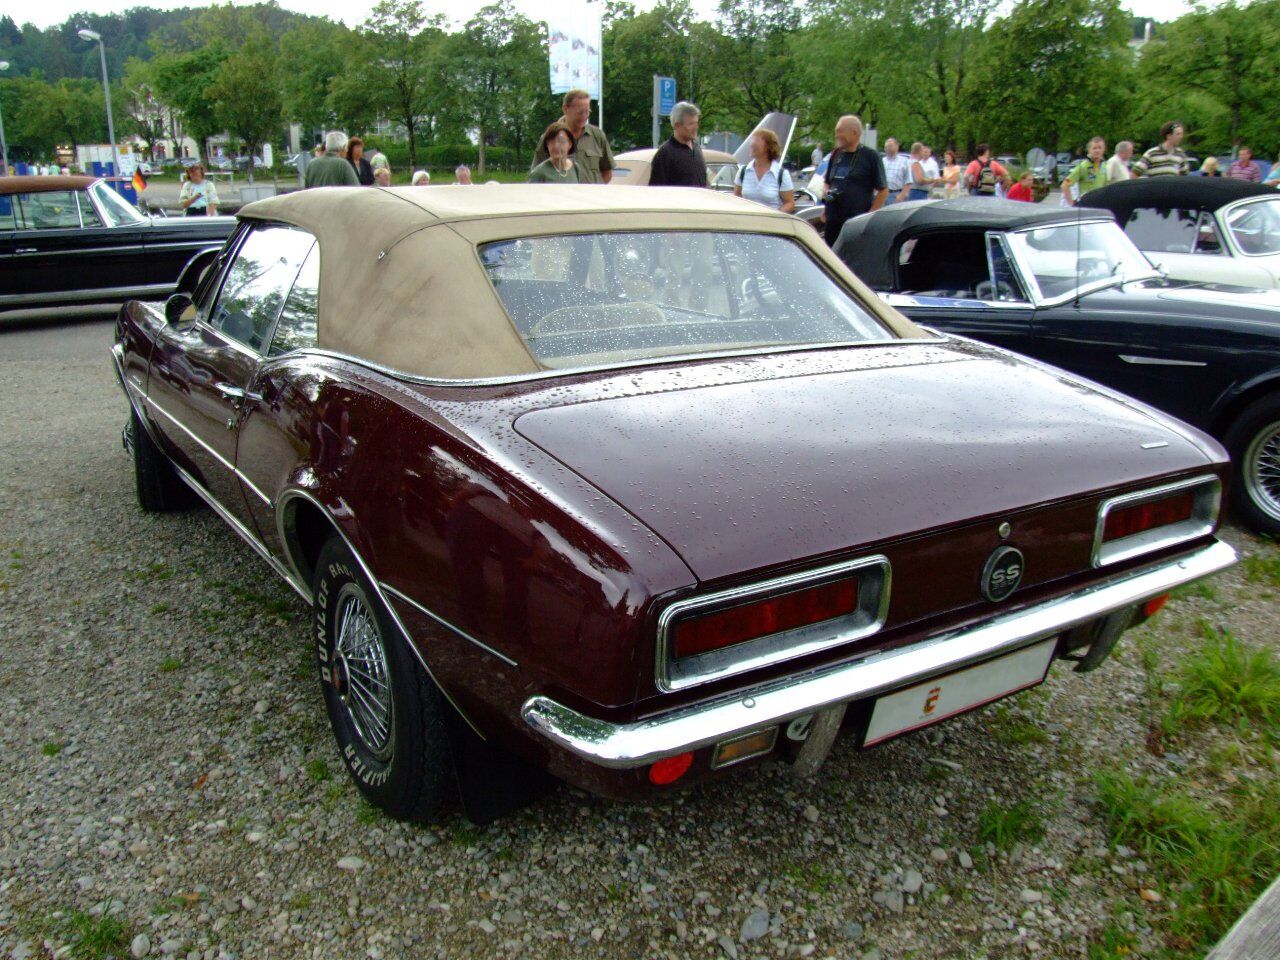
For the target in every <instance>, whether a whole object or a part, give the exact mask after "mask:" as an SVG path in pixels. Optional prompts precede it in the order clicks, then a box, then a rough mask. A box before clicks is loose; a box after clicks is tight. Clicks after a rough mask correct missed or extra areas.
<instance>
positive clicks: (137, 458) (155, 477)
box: [126, 411, 196, 513]
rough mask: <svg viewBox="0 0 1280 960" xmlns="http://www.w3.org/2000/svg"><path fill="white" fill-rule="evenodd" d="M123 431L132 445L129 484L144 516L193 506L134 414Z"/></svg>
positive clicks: (188, 493) (192, 499)
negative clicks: (131, 472) (131, 478)
mask: <svg viewBox="0 0 1280 960" xmlns="http://www.w3.org/2000/svg"><path fill="white" fill-rule="evenodd" d="M126 429H127V430H128V431H129V440H130V443H131V444H132V446H133V481H134V487H135V488H136V489H137V492H138V506H140V507H142V509H143V510H145V511H146V512H147V513H170V512H172V511H174V510H188V509H190V508H191V507H193V506H195V503H196V497H195V494H193V493H192V492H191V488H190V487H188V486H187V485H186V484H185V483H183V482H182V478H180V477H179V476H178V474H177V471H175V470H174V469H173V464H172V463H170V462H169V458H168V457H166V456H165V455H164V454H163V453H162V452H161V451H160V449H159V448H158V447H157V446H156V444H155V441H154V440H152V439H151V435H150V434H149V433H147V429H146V427H144V426H143V425H142V421H140V420H139V419H138V415H137V413H134V412H132V411H130V413H129V426H128V427H126Z"/></svg>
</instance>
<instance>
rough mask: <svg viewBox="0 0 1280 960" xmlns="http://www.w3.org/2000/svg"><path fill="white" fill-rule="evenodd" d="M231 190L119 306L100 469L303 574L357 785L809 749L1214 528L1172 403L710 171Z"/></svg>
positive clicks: (1222, 558) (415, 805) (518, 781)
mask: <svg viewBox="0 0 1280 960" xmlns="http://www.w3.org/2000/svg"><path fill="white" fill-rule="evenodd" d="M240 220H241V223H240V226H239V228H238V229H237V231H236V233H235V234H234V235H233V236H232V237H231V239H230V240H229V241H228V242H227V244H226V246H225V247H224V248H223V249H222V250H221V251H220V252H217V253H216V255H215V254H206V255H205V259H204V260H202V261H200V262H198V263H194V264H193V265H191V267H190V268H189V269H188V271H187V274H186V277H185V279H184V280H183V282H182V284H181V285H180V286H181V289H180V292H178V293H176V294H174V295H173V296H172V297H171V298H170V299H169V301H168V302H167V303H165V304H163V305H158V304H147V303H142V302H137V301H133V302H130V303H129V304H127V305H126V306H125V307H124V309H123V310H122V311H121V312H120V315H119V319H118V324H117V331H116V342H115V344H114V347H113V352H114V356H115V361H116V364H117V368H118V373H119V377H120V382H121V384H122V385H123V387H124V390H125V393H126V394H127V396H128V399H129V404H130V406H131V408H132V410H131V416H130V420H129V424H128V427H127V428H126V430H125V446H126V449H128V450H130V451H132V455H133V457H134V463H135V467H136V476H137V494H138V499H139V501H140V502H141V505H142V507H143V509H147V510H167V509H173V508H177V507H180V506H183V505H184V504H186V503H187V502H188V501H189V500H190V499H191V498H192V496H193V495H194V496H196V497H198V498H199V500H201V501H203V502H204V503H206V504H208V506H209V507H210V508H212V509H213V510H215V511H216V512H217V513H218V514H219V515H220V516H221V517H222V518H223V519H224V520H226V522H227V523H228V524H230V526H231V527H232V528H233V529H234V530H235V531H236V532H237V533H238V534H239V535H240V536H241V537H242V538H243V539H244V540H245V541H247V542H248V543H249V545H250V546H252V547H253V548H254V549H255V550H256V551H257V552H258V553H259V554H260V555H261V556H262V557H263V558H264V560H265V561H266V562H267V563H268V564H269V565H270V566H271V567H272V569H273V570H274V571H275V572H276V573H277V574H279V575H280V576H282V577H283V578H284V579H285V580H287V581H288V582H289V584H290V585H291V586H292V587H293V588H294V589H295V590H296V591H297V592H298V593H299V594H300V595H301V596H303V597H304V598H305V599H306V600H307V601H308V602H309V603H312V604H313V605H314V610H315V620H314V623H315V627H314V640H315V651H316V657H317V660H318V664H319V676H320V680H321V687H322V690H323V695H324V699H325V703H326V705H327V709H328V713H329V717H330V720H331V723H332V726H333V730H334V734H335V737H336V739H337V742H338V747H339V749H340V751H341V753H342V756H343V758H344V760H345V763H346V766H347V769H348V770H349V772H350V774H351V776H352V778H353V779H354V780H355V782H356V784H357V786H358V787H359V789H360V790H361V791H362V792H363V793H364V795H365V796H366V797H368V799H369V800H370V801H372V802H373V803H375V804H377V805H378V806H380V807H382V808H383V809H384V810H385V811H387V812H388V813H389V814H391V815H392V816H395V817H399V818H423V817H429V816H431V815H432V814H433V813H435V812H436V811H437V810H438V809H439V807H440V805H441V803H442V801H444V800H445V799H446V798H447V797H448V796H449V795H450V793H451V791H452V790H453V789H454V787H455V784H456V785H457V786H460V788H461V793H462V799H463V802H464V804H465V805H466V807H467V810H468V812H469V813H470V814H471V815H472V816H473V817H476V818H477V819H484V818H487V817H491V816H493V815H496V814H497V813H500V812H501V807H502V806H503V804H504V803H509V802H512V800H511V798H513V797H517V796H519V795H520V794H521V793H522V791H523V789H524V787H525V786H527V785H528V784H530V783H532V782H534V781H535V780H536V778H535V777H532V776H530V775H529V773H528V772H529V771H530V770H540V771H548V772H550V773H551V774H553V775H554V776H555V777H558V778H561V779H563V780H567V781H569V782H571V783H574V784H577V785H579V786H581V787H584V788H586V789H588V790H592V791H595V792H597V793H600V794H603V795H607V796H611V797H618V798H638V797H644V796H647V795H652V794H655V793H659V792H661V791H664V790H669V789H672V788H673V787H674V786H683V785H686V784H691V783H696V782H698V781H700V780H704V779H706V778H708V777H711V776H717V775H720V774H721V773H722V772H723V771H726V770H728V768H730V767H734V766H738V765H742V766H747V765H749V764H751V763H756V762H760V761H762V760H764V759H766V758H775V759H781V760H784V761H788V762H790V763H793V764H794V765H795V767H796V769H797V770H798V771H800V772H807V771H812V770H814V769H815V768H816V767H817V766H818V765H819V764H820V763H821V762H822V761H823V759H824V758H825V757H826V756H827V754H828V752H829V751H830V749H831V746H832V743H833V741H834V739H835V738H836V736H837V734H840V733H842V732H843V733H844V734H846V735H848V736H849V737H851V738H853V739H854V741H855V742H856V744H857V745H859V746H865V747H870V746H873V745H875V744H878V743H883V742H884V741H886V740H889V739H891V738H893V737H895V736H898V735H900V734H902V733H905V732H907V731H910V730H915V729H917V728H919V727H923V726H925V725H927V724H930V723H934V722H937V721H939V720H943V719H946V718H948V717H951V716H955V715H956V714H959V713H962V712H964V711H966V710H970V709H972V708H974V707H977V706H980V705H982V704H985V703H989V702H991V701H992V700H995V699H998V698H1000V697H1002V696H1005V695H1008V694H1011V693H1013V692H1015V691H1018V690H1022V689H1025V688H1027V687H1030V686H1034V685H1035V684H1037V683H1039V682H1041V681H1042V680H1043V679H1044V677H1045V674H1046V672H1047V671H1048V670H1049V669H1050V667H1051V665H1052V664H1053V663H1054V661H1057V660H1060V659H1066V660H1069V661H1074V663H1075V665H1076V668H1077V669H1083V670H1088V669H1091V668H1093V667H1096V666H1097V665H1098V664H1099V662H1101V661H1102V660H1103V659H1104V658H1105V657H1106V656H1107V654H1108V653H1109V652H1110V650H1111V648H1112V646H1113V645H1114V643H1115V642H1116V640H1117V638H1118V636H1119V635H1120V633H1121V632H1122V631H1123V630H1125V629H1126V628H1127V627H1129V626H1131V625H1132V624H1134V623H1136V622H1139V621H1141V620H1142V619H1144V618H1145V617H1147V616H1150V615H1151V614H1152V613H1154V612H1155V610H1156V609H1158V608H1159V605H1160V604H1161V602H1162V600H1163V597H1164V596H1165V595H1166V594H1167V593H1168V591H1170V590H1171V589H1172V588H1174V587H1176V586H1178V585H1180V584H1184V583H1187V582H1189V581H1192V580H1195V579H1197V578H1199V577H1203V576H1206V575H1208V574H1212V573H1214V572H1215V571H1218V570H1221V569H1223V568H1224V567H1226V566H1228V565H1229V564H1231V563H1232V562H1233V561H1234V559H1235V554H1234V552H1233V551H1232V549H1231V548H1230V547H1229V546H1227V545H1226V544H1223V543H1221V542H1219V541H1218V540H1217V539H1216V538H1215V536H1214V532H1215V530H1216V527H1217V524H1218V511H1219V501H1220V499H1221V493H1222V490H1223V488H1224V486H1225V485H1226V482H1227V480H1228V477H1227V470H1228V466H1227V459H1226V456H1225V454H1224V453H1223V451H1222V449H1221V448H1220V447H1219V446H1218V445H1217V443H1215V442H1214V441H1213V440H1211V439H1209V438H1208V437H1206V436H1205V435H1203V434H1201V433H1199V432H1197V431H1195V430H1193V429H1191V428H1189V427H1186V426H1184V425H1182V424H1180V423H1178V422H1177V421H1174V420H1170V419H1169V418H1167V417H1165V416H1162V415H1161V414H1159V413H1156V412H1155V411H1153V410H1151V409H1149V408H1147V407H1145V406H1143V405H1141V404H1139V403H1137V402H1135V401H1131V400H1128V399H1126V398H1124V397H1122V396H1119V395H1118V394H1114V393H1110V392H1107V391H1105V390H1103V389H1101V388H1098V387H1096V386H1093V385H1090V384H1088V383H1085V382H1082V381H1080V380H1078V379H1074V378H1073V377H1071V376H1069V375H1067V374H1065V373H1062V372H1060V371H1057V370H1054V369H1052V368H1049V367H1044V366H1040V365H1037V364H1034V363H1032V362H1029V361H1026V360H1022V359H1019V358H1017V357H1015V356H1013V355H1012V354H1009V353H1007V352H1005V351H1002V350H999V349H996V348H992V347H987V346H983V345H979V344H976V343H973V342H971V341H968V340H963V339H957V338H951V337H944V336H942V335H940V334H937V333H934V332H932V331H928V330H925V329H922V328H920V327H917V326H915V325H913V324H912V323H911V322H909V321H907V320H905V319H904V318H903V317H902V316H901V315H899V314H898V313H896V312H894V311H893V310H892V308H890V307H888V306H887V305H885V304H883V303H881V302H879V300H878V299H877V298H876V297H875V296H874V295H873V294H872V293H871V292H870V291H869V290H868V289H867V288H866V287H865V286H864V285H862V284H861V283H860V282H859V281H858V280H857V279H855V277H854V276H853V275H852V274H851V273H850V272H849V271H848V269H847V268H845V267H844V266H843V265H842V264H841V263H840V261H839V260H838V259H836V258H835V257H834V256H833V255H832V254H831V252H830V251H829V250H827V248H826V247H825V246H824V245H823V244H822V243H821V241H820V240H819V238H818V237H817V235H816V234H814V232H813V231H812V230H811V229H810V228H809V227H808V226H807V225H805V224H803V223H801V222H800V221H798V220H796V219H794V218H792V217H788V216H785V215H782V214H776V213H772V212H769V211H767V210H765V209H764V208H763V207H759V206H755V205H753V204H750V203H748V202H746V201H742V200H737V199H735V198H733V197H728V196H723V195H717V194H714V193H713V192H711V191H682V190H674V189H653V188H648V189H645V188H627V187H619V188H616V189H610V190H600V189H598V188H592V187H523V186H503V187H487V188H478V187H439V188H433V189H430V190H421V189H419V190H395V189H391V190H378V189H363V190H362V189H339V188H334V189H327V190H310V191H305V192H302V193H296V194H293V195H290V196H285V197H279V198H273V199H270V200H264V201H261V202H259V203H255V204H251V205H249V206H247V207H245V208H244V209H243V210H242V211H241V213H240ZM548 779H549V778H548Z"/></svg>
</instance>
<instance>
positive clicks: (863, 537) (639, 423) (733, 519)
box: [515, 342, 1211, 582]
mask: <svg viewBox="0 0 1280 960" xmlns="http://www.w3.org/2000/svg"><path fill="white" fill-rule="evenodd" d="M896 349H899V350H902V351H912V350H916V351H919V353H918V354H910V353H903V354H899V356H900V357H909V356H913V355H919V356H921V357H923V358H925V359H924V361H923V362H918V363H911V362H909V361H907V360H900V361H899V362H898V363H896V364H893V365H889V364H885V363H881V364H879V365H868V366H867V367H866V368H863V369H832V370H830V371H820V372H813V373H809V374H806V375H787V376H779V377H778V378H776V379H768V378H762V377H761V376H760V371H759V369H758V366H757V369H756V370H755V371H754V375H753V376H752V377H750V378H744V379H743V380H741V381H739V382H724V380H723V378H716V379H712V380H709V381H707V382H705V383H702V384H700V383H698V379H699V375H698V371H697V368H693V369H691V370H690V371H687V379H688V381H690V382H689V384H688V385H687V386H685V387H682V388H672V386H671V385H670V383H667V384H666V385H665V387H664V389H662V390H661V391H660V392H639V391H635V392H629V393H627V394H626V395H622V396H614V397H609V398H606V399H586V398H575V399H570V398H566V401H565V402H564V404H563V405H557V406H549V407H544V408H542V409H536V410H531V411H529V412H526V413H523V414H521V415H520V416H519V417H517V418H516V421H515V427H516V430H517V431H518V432H519V433H520V434H521V435H522V436H523V437H525V438H526V439H527V440H529V441H531V442H532V443H534V444H536V445H537V446H539V447H541V448H542V449H543V450H544V451H546V452H547V453H549V454H550V455H551V456H553V457H555V458H557V459H558V460H560V461H561V462H563V463H564V464H566V465H567V466H569V467H570V468H571V469H573V470H574V471H576V472H577V473H578V474H579V475H581V476H582V477H583V478H585V479H586V480H588V481H589V482H590V483H592V484H593V485H594V486H596V487H597V488H598V489H600V490H601V491H603V492H604V493H605V494H607V495H608V496H609V497H611V498H612V499H614V500H615V501H617V502H618V503H620V504H621V505H622V506H623V507H624V508H626V509H627V510H628V511H629V512H630V513H631V514H632V515H633V516H634V517H636V518H637V519H638V520H639V521H641V522H643V523H644V524H645V525H646V526H648V527H649V528H650V529H651V530H652V531H653V532H654V533H656V534H657V535H658V536H660V537H662V538H663V539H664V540H665V541H666V542H667V543H668V544H670V546H671V547H672V548H673V549H674V550H676V551H677V552H678V553H679V554H680V556H681V557H682V559H683V560H684V561H685V563H686V564H687V565H688V566H689V568H690V569H691V570H692V571H693V572H694V574H695V575H696V576H697V577H698V578H699V579H700V580H702V581H704V582H705V581H708V580H715V579H717V578H721V577H728V576H732V575H735V574H739V573H743V572H747V571H753V570H757V569H763V568H765V567H768V566H773V565H776V564H783V563H787V562H789V561H794V560H799V559H803V558H807V557H813V556H821V555H824V554H828V553H834V552H837V551H843V550H848V549H849V548H851V547H856V546H860V545H870V544H874V543H878V542H882V541H887V540H891V539H893V538H898V537H902V536H906V535H909V534H914V533H918V532H922V531H924V530H929V529H938V528H941V527H945V526H947V525H951V524H959V523H962V522H967V521H971V520H974V519H977V518H981V517H986V516H998V515H1001V514H1004V513H1010V512H1012V511H1015V510H1018V509H1022V508H1026V507H1030V506H1035V505H1039V504H1044V503H1046V502H1050V501H1055V500H1060V499H1065V498H1072V497H1077V496H1080V495H1082V494H1086V493H1092V492H1094V491H1100V490H1105V489H1109V488H1114V487H1117V486H1122V485H1126V484H1131V483H1137V482H1141V481H1144V480H1147V479H1149V478H1152V477H1158V476H1162V475H1168V474H1171V473H1176V472H1179V471H1186V470H1192V469H1195V468H1199V467H1204V466H1206V465H1208V464H1209V463H1210V462H1211V461H1210V459H1209V457H1208V456H1207V455H1206V452H1205V448H1202V447H1201V446H1200V445H1199V443H1198V441H1197V440H1195V439H1194V436H1193V435H1192V434H1190V433H1187V432H1184V431H1183V430H1182V429H1181V428H1180V426H1179V425H1175V424H1173V423H1172V422H1171V421H1167V420H1165V419H1163V418H1161V417H1159V416H1158V415H1156V414H1154V413H1153V412H1151V411H1148V410H1146V409H1145V408H1140V407H1137V406H1131V405H1129V404H1127V403H1125V402H1122V401H1121V400H1119V399H1115V398H1113V397H1111V396H1108V395H1105V394H1102V393H1100V392H1098V391H1097V390H1095V389H1093V388H1091V387H1089V386H1086V385H1085V384H1082V383H1081V382H1079V381H1077V380H1074V379H1072V378H1070V377H1068V376H1067V375H1065V374H1061V373H1058V372H1056V371H1053V370H1051V369H1046V368H1041V367H1039V366H1036V365H1033V364H1030V363H1027V362H1024V361H1021V360H1017V359H1015V358H1012V357H1010V356H1009V355H1007V354H1004V353H1002V352H999V351H994V350H989V349H988V348H984V347H980V346H978V345H975V344H970V343H964V342H957V343H948V344H946V345H943V346H938V345H932V346H931V347H930V349H928V350H927V351H926V350H923V349H921V348H919V347H912V346H909V345H906V344H904V345H901V346H900V347H898V348H896Z"/></svg>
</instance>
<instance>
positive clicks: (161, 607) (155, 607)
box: [151, 603, 173, 616]
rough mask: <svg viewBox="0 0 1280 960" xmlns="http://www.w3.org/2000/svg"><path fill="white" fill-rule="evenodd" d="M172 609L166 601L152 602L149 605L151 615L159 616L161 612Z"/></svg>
mask: <svg viewBox="0 0 1280 960" xmlns="http://www.w3.org/2000/svg"><path fill="white" fill-rule="evenodd" d="M172 609H173V607H171V606H170V605H169V604H167V603H153V604H152V605H151V614H152V616H159V615H160V614H162V613H168V612H169V611H170V610H172Z"/></svg>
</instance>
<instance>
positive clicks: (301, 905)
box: [289, 890, 311, 910]
mask: <svg viewBox="0 0 1280 960" xmlns="http://www.w3.org/2000/svg"><path fill="white" fill-rule="evenodd" d="M289 906H290V907H292V908H293V909H294V910H306V909H307V908H308V907H310V906H311V894H310V893H308V892H307V891H306V890H302V891H299V892H298V893H295V894H294V895H293V899H292V900H290V901H289Z"/></svg>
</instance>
